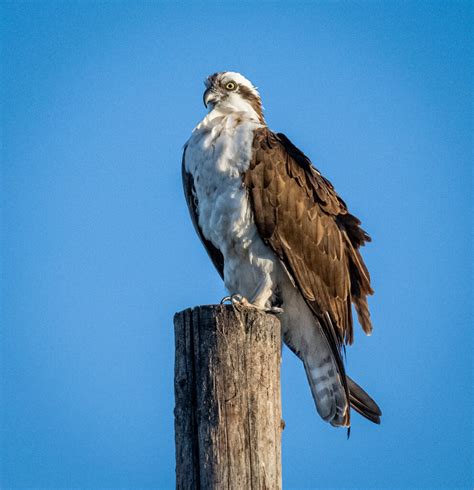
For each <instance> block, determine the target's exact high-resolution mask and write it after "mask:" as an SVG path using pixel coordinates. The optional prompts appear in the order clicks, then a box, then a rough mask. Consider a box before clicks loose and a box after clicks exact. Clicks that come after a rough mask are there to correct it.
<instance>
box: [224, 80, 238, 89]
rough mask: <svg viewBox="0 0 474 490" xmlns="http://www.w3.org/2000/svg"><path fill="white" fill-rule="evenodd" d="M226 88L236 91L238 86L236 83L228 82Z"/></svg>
mask: <svg viewBox="0 0 474 490" xmlns="http://www.w3.org/2000/svg"><path fill="white" fill-rule="evenodd" d="M225 88H226V89H227V90H235V89H236V88H237V85H236V84H235V83H234V82H227V83H226V84H225Z"/></svg>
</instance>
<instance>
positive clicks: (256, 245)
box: [185, 112, 275, 307]
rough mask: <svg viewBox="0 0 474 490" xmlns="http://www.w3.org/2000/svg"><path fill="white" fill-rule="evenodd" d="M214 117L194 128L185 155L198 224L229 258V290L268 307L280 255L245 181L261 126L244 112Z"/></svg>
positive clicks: (226, 261)
mask: <svg viewBox="0 0 474 490" xmlns="http://www.w3.org/2000/svg"><path fill="white" fill-rule="evenodd" d="M212 116H213V114H212V112H211V113H210V114H209V115H208V116H207V117H206V118H205V119H204V120H203V122H202V123H201V124H200V125H199V126H197V128H196V129H195V130H194V132H193V134H192V136H191V138H190V139H189V141H188V143H187V147H186V155H185V167H186V170H187V171H188V172H189V173H191V174H192V175H193V178H194V188H195V193H196V196H195V197H196V198H197V203H198V221H199V226H200V227H201V229H202V232H203V234H204V236H205V237H206V238H207V239H208V240H210V241H211V242H212V243H213V244H214V246H215V247H217V248H218V249H219V250H220V251H221V252H222V254H223V256H224V281H225V285H226V287H227V289H228V290H229V292H230V293H231V294H233V293H240V294H242V295H244V296H245V297H246V298H247V299H248V300H249V301H251V302H252V303H254V304H259V306H262V307H264V306H268V303H269V301H270V299H271V296H272V292H273V289H274V287H273V286H274V277H273V276H274V268H275V267H274V265H275V264H274V262H275V256H274V254H273V252H272V251H271V250H270V249H269V248H268V247H267V246H266V245H265V244H264V243H263V241H262V240H261V238H260V236H259V234H258V231H257V228H256V226H255V222H254V219H253V213H252V209H251V205H250V202H249V198H248V195H247V191H246V189H245V187H244V185H243V182H242V176H243V174H244V173H245V171H246V170H247V169H248V166H249V164H250V159H251V156H252V141H253V136H254V131H255V129H256V128H258V127H259V126H260V124H259V123H258V122H255V121H252V120H245V119H244V120H242V118H241V117H239V114H230V115H224V116H220V115H219V116H217V117H212Z"/></svg>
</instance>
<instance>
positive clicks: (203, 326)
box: [174, 305, 282, 490]
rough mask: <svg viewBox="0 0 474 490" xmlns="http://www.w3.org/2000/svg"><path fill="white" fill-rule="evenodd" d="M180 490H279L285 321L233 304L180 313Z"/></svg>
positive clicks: (177, 418)
mask: <svg viewBox="0 0 474 490" xmlns="http://www.w3.org/2000/svg"><path fill="white" fill-rule="evenodd" d="M174 326H175V341H176V359H175V398H176V407H175V438H176V488H177V489H186V490H187V489H205V490H207V489H219V490H220V489H271V490H273V489H277V490H278V489H281V430H282V420H281V398H280V361H281V337H280V322H279V320H278V318H277V317H275V316H274V315H271V314H266V313H262V312H259V311H257V310H255V309H251V308H242V309H239V310H236V309H235V308H234V307H233V306H231V305H219V306H216V305H211V306H198V307H196V308H189V309H187V310H184V311H181V312H179V313H177V314H176V315H175V318H174Z"/></svg>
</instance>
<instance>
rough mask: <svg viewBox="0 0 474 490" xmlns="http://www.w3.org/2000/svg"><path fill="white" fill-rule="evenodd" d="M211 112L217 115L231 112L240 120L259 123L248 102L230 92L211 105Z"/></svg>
mask: <svg viewBox="0 0 474 490" xmlns="http://www.w3.org/2000/svg"><path fill="white" fill-rule="evenodd" d="M212 113H214V115H215V116H217V117H222V116H228V115H230V114H233V115H235V117H238V118H240V119H242V120H246V121H254V122H258V123H260V117H259V115H258V113H257V112H256V111H255V109H254V108H253V107H252V105H251V104H250V102H248V101H247V100H245V99H243V98H242V97H239V96H238V95H237V94H231V95H229V96H228V97H227V98H226V99H225V100H223V101H220V102H218V103H217V104H216V105H211V106H210V111H209V115H210V114H212Z"/></svg>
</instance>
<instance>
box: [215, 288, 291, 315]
mask: <svg viewBox="0 0 474 490" xmlns="http://www.w3.org/2000/svg"><path fill="white" fill-rule="evenodd" d="M227 302H229V303H230V304H231V305H232V306H234V307H235V308H237V309H240V308H243V307H247V308H255V309H256V310H260V311H264V312H265V313H271V314H273V315H279V314H280V313H283V308H280V307H279V306H271V307H270V308H262V307H260V306H257V305H254V304H253V303H250V301H249V300H248V299H247V298H246V297H245V296H242V295H241V294H239V293H235V294H232V295H230V296H224V297H223V298H222V299H221V305H223V304H224V303H227Z"/></svg>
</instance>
